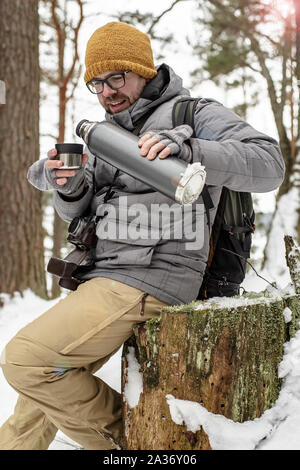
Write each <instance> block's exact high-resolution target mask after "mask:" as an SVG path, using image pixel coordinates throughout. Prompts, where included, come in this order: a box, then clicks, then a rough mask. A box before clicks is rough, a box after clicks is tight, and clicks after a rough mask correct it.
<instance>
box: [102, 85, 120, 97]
mask: <svg viewBox="0 0 300 470" xmlns="http://www.w3.org/2000/svg"><path fill="white" fill-rule="evenodd" d="M116 93H117V90H113V89H112V88H110V86H108V85H107V83H103V92H102V95H103V96H105V97H108V96H113V95H115V94H116Z"/></svg>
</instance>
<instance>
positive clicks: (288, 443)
mask: <svg viewBox="0 0 300 470" xmlns="http://www.w3.org/2000/svg"><path fill="white" fill-rule="evenodd" d="M266 277H267V276H266ZM281 281H283V283H282V284H281V285H280V286H279V287H280V288H285V287H286V283H287V284H288V283H289V279H288V278H285V279H283V278H282V279H281ZM284 283H285V284H284ZM266 285H267V284H266V283H265V282H264V281H263V280H262V279H261V278H258V277H257V276H256V275H255V274H253V273H252V272H251V273H250V275H248V276H247V278H246V280H245V283H244V287H245V288H246V290H247V291H256V292H259V291H263V290H264V289H265V288H266ZM2 299H3V300H4V306H3V307H2V308H1V309H0V350H1V351H2V350H3V349H4V347H5V344H6V343H7V342H8V341H9V340H10V338H12V337H13V336H14V335H15V333H16V332H17V331H18V330H19V329H20V328H22V327H23V326H25V325H26V324H27V323H29V322H31V321H33V320H34V319H35V318H37V317H38V316H40V315H41V314H42V313H43V312H44V311H45V310H47V309H48V308H50V307H52V306H53V305H54V304H55V303H56V302H57V301H58V299H56V300H54V301H46V300H43V299H41V298H39V297H37V296H35V295H34V294H33V293H32V292H31V291H29V290H27V291H25V292H24V295H23V297H21V295H19V294H16V295H15V296H14V298H13V299H10V298H9V296H6V295H2ZM278 370H279V375H280V377H282V379H283V382H282V389H281V392H280V395H279V397H278V399H277V401H276V403H275V404H274V405H273V407H272V408H271V409H269V410H267V411H266V412H265V413H264V414H263V415H262V416H261V417H260V418H257V419H255V420H253V421H249V422H245V423H234V422H233V421H231V420H229V419H226V418H225V417H223V416H220V415H213V414H212V413H208V412H207V410H205V409H204V408H203V407H201V405H199V404H197V403H193V402H186V401H183V400H175V399H173V398H172V397H168V403H169V405H170V411H171V415H172V418H173V419H174V420H175V421H176V419H177V420H179V422H180V420H181V421H182V422H183V421H184V422H185V423H186V424H187V426H190V428H193V427H194V429H196V428H197V426H200V423H202V425H203V426H204V429H205V431H206V432H207V434H208V436H209V439H210V443H211V446H212V448H213V449H215V450H217V449H225V450H231V449H241V450H246V449H250V450H251V449H252V450H254V449H255V450H273V449H275V450H300V332H299V333H298V334H296V336H295V337H294V338H293V339H292V340H291V341H290V342H289V343H287V344H285V349H284V356H283V359H282V361H281V363H280V364H279V369H278ZM129 373H130V371H129ZM97 375H98V376H99V377H101V379H102V380H104V381H106V382H107V383H109V385H110V386H111V387H113V388H115V389H116V390H118V391H120V390H121V349H120V350H119V351H118V352H117V353H116V354H115V355H114V356H113V357H112V358H111V359H110V360H109V361H108V362H107V363H106V364H105V366H104V367H103V368H102V369H101V370H100V371H98V372H97ZM0 396H1V407H0V425H1V424H2V423H3V422H4V421H5V420H6V419H7V418H8V417H9V416H10V415H11V414H12V412H13V409H14V405H15V402H16V399H17V393H16V392H15V391H14V390H13V389H12V388H11V387H10V386H9V385H8V383H7V382H6V380H5V378H4V376H3V373H2V371H1V372H0ZM76 448H77V449H78V448H80V446H79V445H78V444H77V443H75V442H73V441H72V440H71V439H69V438H68V437H67V436H66V435H64V434H63V433H62V432H61V431H58V433H57V435H56V438H55V440H54V441H53V442H52V444H51V446H50V448H49V450H74V449H76Z"/></svg>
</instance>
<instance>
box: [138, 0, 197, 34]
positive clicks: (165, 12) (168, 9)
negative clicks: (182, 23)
mask: <svg viewBox="0 0 300 470" xmlns="http://www.w3.org/2000/svg"><path fill="white" fill-rule="evenodd" d="M182 1H189V0H175V1H174V2H173V3H172V4H171V5H170V6H169V8H167V9H166V10H164V11H163V12H162V13H161V14H160V15H158V16H156V18H154V20H153V21H152V24H151V26H150V27H149V28H148V31H147V34H149V35H150V36H151V35H152V32H153V29H154V27H155V26H156V25H157V24H158V23H159V21H160V20H161V19H162V18H163V17H164V16H165V15H166V14H167V13H169V12H170V11H171V10H173V8H174V7H175V5H177V4H178V3H181V2H182Z"/></svg>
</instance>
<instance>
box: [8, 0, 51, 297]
mask: <svg viewBox="0 0 300 470" xmlns="http://www.w3.org/2000/svg"><path fill="white" fill-rule="evenodd" d="M0 31H1V33H0V35H1V41H0V51H1V52H0V80H2V81H4V82H5V84H6V100H5V104H2V105H0V160H1V172H0V206H1V207H0V213H1V217H0V233H1V236H0V252H1V262H2V264H1V270H0V273H1V274H0V292H6V293H10V294H12V293H13V292H15V291H20V292H21V291H23V290H24V289H26V288H30V289H32V290H33V291H34V292H35V293H37V294H38V295H40V296H42V297H45V296H46V281H45V266H44V254H43V228H42V202H41V201H42V199H41V197H42V195H41V193H40V192H39V191H37V190H36V189H34V188H33V187H32V186H31V185H30V184H29V183H28V181H27V178H26V174H27V171H28V168H29V166H30V165H31V164H32V163H33V162H34V161H36V160H38V159H39V80H40V73H39V17H38V0H28V1H26V2H23V1H21V0H2V1H1V3H0Z"/></svg>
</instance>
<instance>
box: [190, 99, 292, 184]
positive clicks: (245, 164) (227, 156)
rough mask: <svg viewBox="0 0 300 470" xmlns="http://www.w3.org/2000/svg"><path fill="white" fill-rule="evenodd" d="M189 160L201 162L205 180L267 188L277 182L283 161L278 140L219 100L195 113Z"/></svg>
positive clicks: (280, 177) (211, 182) (282, 174)
mask: <svg viewBox="0 0 300 470" xmlns="http://www.w3.org/2000/svg"><path fill="white" fill-rule="evenodd" d="M195 134H196V136H197V137H196V138H193V139H190V143H191V147H192V152H193V162H201V163H202V165H204V166H205V169H206V172H207V179H206V183H207V184H208V185H213V186H226V187H227V188H229V189H231V190H233V191H244V192H256V193H260V192H268V191H272V190H274V189H276V188H278V187H279V186H280V184H281V183H282V181H283V178H284V170H285V167H284V161H283V158H282V154H281V151H280V148H279V145H278V142H277V141H276V140H275V139H273V138H272V137H269V136H267V135H265V134H263V133H261V132H258V131H257V130H255V129H254V128H253V127H252V126H250V125H249V124H248V123H247V122H245V121H244V120H243V119H241V118H239V117H238V116H237V115H236V114H234V113H233V112H231V111H230V110H228V109H226V108H225V107H224V106H222V105H221V104H220V103H217V102H212V103H209V104H208V105H206V106H205V107H202V108H201V109H199V108H198V109H197V110H196V113H195Z"/></svg>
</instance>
